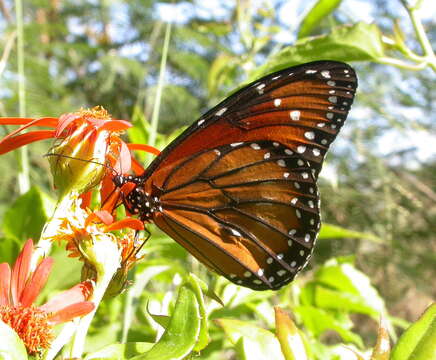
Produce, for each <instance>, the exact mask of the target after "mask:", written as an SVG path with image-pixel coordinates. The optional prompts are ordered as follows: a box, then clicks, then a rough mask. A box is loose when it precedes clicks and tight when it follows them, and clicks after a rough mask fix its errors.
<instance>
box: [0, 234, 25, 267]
mask: <svg viewBox="0 0 436 360" xmlns="http://www.w3.org/2000/svg"><path fill="white" fill-rule="evenodd" d="M20 248H21V242H19V241H18V240H17V239H15V238H0V263H2V262H7V263H8V264H13V263H14V261H15V258H16V257H17V255H18V253H19V252H20Z"/></svg>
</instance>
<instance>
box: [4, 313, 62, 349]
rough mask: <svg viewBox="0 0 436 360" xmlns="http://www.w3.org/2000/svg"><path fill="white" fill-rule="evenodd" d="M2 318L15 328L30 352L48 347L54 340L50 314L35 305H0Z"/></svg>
mask: <svg viewBox="0 0 436 360" xmlns="http://www.w3.org/2000/svg"><path fill="white" fill-rule="evenodd" d="M0 319H1V320H2V321H3V322H4V323H6V324H7V325H9V326H10V327H11V328H12V329H14V330H15V332H16V333H17V334H18V336H19V337H20V339H21V340H22V341H23V343H24V345H25V346H26V349H27V351H28V352H29V353H30V354H34V353H37V352H39V351H41V350H44V349H47V348H48V347H49V345H50V342H51V341H52V340H53V337H54V336H53V333H52V326H51V324H50V322H49V321H48V314H47V313H46V312H45V311H42V310H40V309H38V308H37V307H35V306H30V307H23V306H4V305H3V306H0Z"/></svg>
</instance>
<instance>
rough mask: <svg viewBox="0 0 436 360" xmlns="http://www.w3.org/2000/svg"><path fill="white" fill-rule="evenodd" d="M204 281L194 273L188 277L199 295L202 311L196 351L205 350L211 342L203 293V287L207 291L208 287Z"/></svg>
mask: <svg viewBox="0 0 436 360" xmlns="http://www.w3.org/2000/svg"><path fill="white" fill-rule="evenodd" d="M201 283H202V281H201V280H200V279H199V278H197V277H196V276H195V275H194V274H190V275H189V277H188V284H190V285H191V287H192V289H193V290H194V292H195V295H196V297H197V301H198V305H199V311H200V319H201V323H200V325H201V326H200V333H199V334H198V341H197V344H196V345H195V347H194V351H197V352H198V351H200V350H203V349H204V348H205V347H206V346H207V344H208V343H209V340H210V339H209V332H208V324H207V313H206V308H205V305H204V299H203V294H202V288H203V289H204V290H206V291H208V289H207V288H206V284H204V283H203V284H201Z"/></svg>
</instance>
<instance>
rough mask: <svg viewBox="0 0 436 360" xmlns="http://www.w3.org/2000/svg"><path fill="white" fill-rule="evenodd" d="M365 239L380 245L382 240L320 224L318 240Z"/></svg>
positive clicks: (369, 235)
mask: <svg viewBox="0 0 436 360" xmlns="http://www.w3.org/2000/svg"><path fill="white" fill-rule="evenodd" d="M349 238H354V239H366V240H370V241H373V242H375V243H382V242H383V240H382V239H380V238H379V237H377V236H375V235H373V234H368V233H361V232H358V231H353V230H348V229H345V228H343V227H340V226H337V225H331V224H322V226H321V230H320V232H319V239H349Z"/></svg>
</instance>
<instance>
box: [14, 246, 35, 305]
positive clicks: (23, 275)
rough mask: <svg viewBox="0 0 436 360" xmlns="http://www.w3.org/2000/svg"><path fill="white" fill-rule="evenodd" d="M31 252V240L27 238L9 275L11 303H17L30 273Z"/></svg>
mask: <svg viewBox="0 0 436 360" xmlns="http://www.w3.org/2000/svg"><path fill="white" fill-rule="evenodd" d="M32 253H33V241H32V239H29V240H27V241H26V243H25V244H24V247H23V250H21V252H20V254H19V255H18V258H17V260H16V261H15V264H14V268H13V270H12V276H11V295H12V302H13V305H19V299H20V298H21V294H22V292H23V289H24V287H25V286H26V281H27V279H28V277H29V275H30V260H31V257H32Z"/></svg>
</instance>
